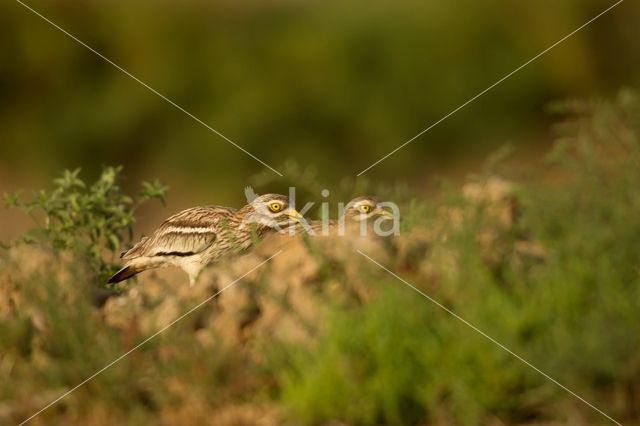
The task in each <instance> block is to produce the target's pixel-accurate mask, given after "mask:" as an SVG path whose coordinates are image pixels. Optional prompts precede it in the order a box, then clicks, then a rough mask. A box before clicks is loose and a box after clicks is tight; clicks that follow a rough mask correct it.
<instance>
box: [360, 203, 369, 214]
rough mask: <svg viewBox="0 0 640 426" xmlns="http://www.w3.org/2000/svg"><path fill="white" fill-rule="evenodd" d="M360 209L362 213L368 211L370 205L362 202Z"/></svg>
mask: <svg viewBox="0 0 640 426" xmlns="http://www.w3.org/2000/svg"><path fill="white" fill-rule="evenodd" d="M360 211H361V212H362V213H369V212H370V211H371V206H370V205H368V204H364V205H362V206H360Z"/></svg>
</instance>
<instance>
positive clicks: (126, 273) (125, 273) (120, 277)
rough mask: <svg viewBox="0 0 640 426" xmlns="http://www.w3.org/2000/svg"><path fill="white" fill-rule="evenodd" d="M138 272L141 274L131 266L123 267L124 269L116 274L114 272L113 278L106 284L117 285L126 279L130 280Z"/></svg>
mask: <svg viewBox="0 0 640 426" xmlns="http://www.w3.org/2000/svg"><path fill="white" fill-rule="evenodd" d="M138 272H141V271H139V270H136V269H133V268H132V267H131V266H125V267H124V268H122V269H120V270H119V271H118V272H116V273H115V275H114V276H112V277H111V278H109V281H107V282H108V283H109V284H113V283H119V282H120V281H124V280H126V279H129V278H131V277H132V276H134V275H135V274H137V273H138Z"/></svg>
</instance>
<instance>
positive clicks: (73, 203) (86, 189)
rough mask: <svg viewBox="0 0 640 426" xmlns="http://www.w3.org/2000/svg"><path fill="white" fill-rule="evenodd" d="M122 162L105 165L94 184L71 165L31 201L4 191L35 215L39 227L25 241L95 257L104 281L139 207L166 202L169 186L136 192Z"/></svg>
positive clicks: (144, 187) (8, 199)
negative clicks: (128, 189)
mask: <svg viewBox="0 0 640 426" xmlns="http://www.w3.org/2000/svg"><path fill="white" fill-rule="evenodd" d="M121 171H122V167H105V168H104V169H103V170H102V173H101V174H100V176H99V178H98V179H97V180H96V182H94V183H93V184H87V183H86V182H84V181H83V180H82V179H80V177H79V174H80V169H76V170H74V171H69V170H65V171H64V173H62V175H61V176H60V177H59V178H56V179H54V181H53V184H54V187H53V190H51V191H46V190H41V191H39V192H37V193H36V194H34V197H33V198H32V199H31V200H29V201H22V200H21V199H20V197H19V196H18V195H17V194H4V200H5V203H6V205H7V206H9V207H17V208H19V209H21V210H23V211H24V212H25V213H27V214H29V215H30V216H31V217H32V218H33V220H34V222H35V224H36V226H35V228H34V229H32V230H31V231H29V232H28V233H26V234H25V235H24V236H23V237H22V238H21V240H22V241H23V242H29V243H37V244H40V245H44V246H47V247H50V248H51V249H53V250H55V251H60V250H72V251H74V252H75V253H76V254H79V255H80V256H81V258H82V259H85V260H86V261H87V262H89V264H90V266H91V268H92V270H93V271H94V272H95V274H96V278H97V280H98V281H99V282H100V283H103V282H105V281H106V278H108V276H109V275H110V274H112V273H113V272H114V270H115V268H116V267H115V266H114V264H113V262H114V260H115V258H116V255H117V254H118V252H119V251H120V250H121V249H122V247H123V242H124V241H125V240H126V239H131V236H132V228H131V227H132V225H133V223H134V221H135V212H136V210H137V209H138V208H139V207H140V205H142V204H143V203H145V202H146V201H149V200H152V199H157V200H160V201H164V195H165V194H166V191H167V187H166V186H164V185H162V184H161V183H159V182H157V181H156V182H154V183H148V182H143V183H142V190H141V191H140V193H138V194H137V195H136V196H133V197H132V196H129V195H127V194H125V193H124V191H123V190H122V188H121V187H120V185H119V181H120V179H121Z"/></svg>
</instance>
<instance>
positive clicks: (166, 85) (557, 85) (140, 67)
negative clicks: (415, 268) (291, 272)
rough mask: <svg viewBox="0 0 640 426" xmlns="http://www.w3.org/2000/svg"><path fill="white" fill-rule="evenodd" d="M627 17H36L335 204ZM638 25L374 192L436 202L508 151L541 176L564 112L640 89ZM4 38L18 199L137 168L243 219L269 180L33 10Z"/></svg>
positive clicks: (609, 34)
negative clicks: (317, 187)
mask: <svg viewBox="0 0 640 426" xmlns="http://www.w3.org/2000/svg"><path fill="white" fill-rule="evenodd" d="M612 3H613V2H612V1H599V0H566V1H563V2H556V1H550V0H542V1H538V2H513V1H508V0H487V1H483V2H477V1H471V0H464V1H458V2H447V1H430V2H422V1H407V0H404V1H390V0H385V1H379V2H375V3H373V4H372V3H371V2H364V1H352V2H348V3H345V2H339V1H322V2H320V1H273V2H258V1H241V2H231V1H216V2H211V1H195V0H189V1H183V2H172V1H157V0H154V1H148V0H143V1H137V2H127V1H110V2H98V1H82V2H80V1H57V2H44V1H41V0H38V1H36V0H33V1H29V2H28V4H29V5H31V6H32V7H34V8H35V9H36V10H38V11H40V12H41V13H42V14H43V15H44V16H46V17H48V18H50V19H51V20H52V21H54V22H55V23H57V24H58V25H60V26H61V27H62V28H64V29H66V30H68V31H69V32H70V33H72V34H74V35H75V36H77V37H78V38H79V39H81V40H83V41H84V42H86V43H87V44H89V45H90V46H92V47H93V48H95V49H96V50H98V51H99V52H101V53H102V54H104V55H105V56H106V57H108V58H110V59H111V60H113V61H114V62H115V63H117V64H119V65H120V66H122V67H124V68H125V69H127V70H128V71H130V72H131V73H133V74H134V75H135V76H137V77H139V78H140V79H141V80H143V81H144V82H146V83H148V84H149V85H150V86H152V87H153V88H155V89H157V90H158V91H159V92H161V93H162V94H164V95H166V96H167V97H169V98H170V99H172V100H174V101H175V102H176V103H177V104H179V105H180V106H182V107H184V108H185V109H186V110H188V111H190V112H191V113H193V114H194V115H196V116H197V117H199V118H201V119H202V120H203V121H205V122H206V123H208V124H210V125H211V126H212V127H214V128H215V129H217V130H219V131H220V132H221V133H223V134H224V135H226V136H228V137H229V138H231V139H232V140H234V141H235V142H237V143H238V144H239V145H241V146H242V147H244V148H245V149H247V150H248V151H250V152H251V153H254V154H255V155H257V156H258V157H259V158H261V159H263V160H264V161H266V162H267V163H268V164H270V165H272V166H274V167H275V168H277V169H279V170H283V165H284V163H285V161H286V160H295V161H296V162H297V164H298V165H299V166H300V167H301V168H303V169H304V168H307V167H312V168H315V169H316V170H317V173H318V176H319V177H321V179H322V180H323V181H322V185H324V186H327V187H331V185H332V184H334V183H335V182H336V181H338V180H339V179H341V178H343V177H344V176H352V177H353V176H354V175H355V174H356V173H357V172H359V171H361V170H362V169H364V168H365V167H367V166H369V165H370V164H371V163H373V162H374V161H376V160H378V159H379V158H380V157H382V156H383V155H385V154H386V153H388V152H389V151H390V150H392V149H393V148H395V147H396V146H398V145H400V144H401V143H403V142H404V141H406V140H408V139H409V138H411V137H413V136H414V135H416V134H417V133H418V132H420V131H421V130H423V129H424V128H426V127H427V126H429V125H430V124H431V123H433V122H435V121H436V120H438V119H439V118H441V117H442V116H443V115H445V114H446V113H448V112H449V111H451V110H452V109H454V108H455V107H457V106H459V105H460V104H462V103H463V102H465V101H466V100H468V99H469V98H470V97H472V96H473V95H475V94H477V93H478V92H479V91H481V90H483V89H485V88H486V87H488V86H489V85H490V84H492V83H494V82H495V81H496V80H498V79H499V78H500V77H502V76H504V75H505V74H507V73H508V72H510V71H512V70H513V69H515V68H516V67H518V66H520V65H521V64H522V63H524V62H525V61H527V60H529V59H530V58H531V57H533V56H534V55H536V54H538V53H539V52H540V51H542V50H543V49H545V48H547V47H548V46H550V45H551V44H553V43H554V42H556V41H557V40H559V39H560V38H561V37H563V36H565V35H566V34H568V33H569V32H571V31H573V30H574V29H575V28H577V27H578V26H580V25H582V24H583V23H584V22H586V21H587V20H589V19H591V18H592V17H593V16H595V15H596V14H597V13H599V12H600V11H602V10H604V9H605V8H606V7H608V6H609V5H611V4H612ZM639 16H640V4H638V3H637V2H631V1H629V2H624V3H622V4H621V5H619V6H618V7H616V8H615V9H613V10H612V11H611V12H610V13H608V14H607V15H605V16H603V17H602V18H601V19H599V20H598V21H596V22H594V23H593V24H592V25H590V26H589V27H587V28H586V29H585V30H583V31H581V32H579V33H578V34H576V35H575V36H574V37H572V38H570V39H569V40H567V41H566V42H564V43H563V44H561V45H560V46H558V47H557V48H556V49H554V50H553V51H551V52H549V53H548V54H547V55H545V56H543V57H542V58H540V60H538V61H536V62H534V63H532V64H531V65H529V66H528V67H526V68H525V69H524V70H522V71H521V72H519V73H518V74H516V75H515V76H513V77H512V78H510V79H508V80H507V81H505V82H504V83H503V84H501V85H500V86H498V87H496V88H495V89H494V90H492V91H491V92H489V93H488V94H487V95H485V96H483V97H482V98H480V99H479V100H477V101H476V102H474V103H472V104H471V105H469V106H468V107H466V108H465V109H463V110H462V111H460V112H459V113H457V114H455V115H454V116H452V117H451V118H449V119H448V120H446V121H445V122H443V123H442V124H440V125H438V126H437V127H436V128H434V129H433V130H431V131H429V132H428V133H427V134H425V135H423V136H422V137H421V138H420V139H418V140H416V141H415V142H413V143H412V144H411V145H410V146H408V147H407V148H405V149H403V150H401V151H399V152H398V153H397V154H394V155H393V156H392V157H390V158H389V159H387V160H385V161H384V162H383V163H381V164H380V165H379V166H377V167H375V168H374V169H372V170H371V171H369V172H368V173H367V175H368V176H369V177H371V178H374V179H377V180H381V181H385V180H397V179H406V180H407V181H408V182H410V183H411V184H413V185H415V186H416V187H417V188H420V187H422V185H423V184H424V182H425V181H426V180H427V179H428V178H429V176H431V174H432V173H434V172H444V173H454V172H455V170H464V171H468V170H470V169H472V165H473V164H474V163H477V162H480V161H483V160H484V159H485V158H486V156H487V153H489V152H491V151H493V150H494V149H495V148H496V147H497V146H500V145H502V144H504V143H511V144H513V145H515V146H516V147H518V150H519V152H521V153H523V155H526V156H527V157H526V158H529V157H531V158H536V156H537V155H538V154H539V153H541V152H544V151H546V150H547V148H548V145H547V144H548V142H542V141H543V140H546V141H548V140H549V138H548V137H546V136H547V133H548V131H549V130H548V126H549V122H550V121H551V120H550V119H549V116H548V114H547V113H546V112H545V107H546V106H547V105H548V103H549V102H550V101H551V100H555V99H561V98H566V97H590V96H594V95H596V96H597V95H603V96H608V95H610V94H612V93H615V92H617V90H618V89H619V88H620V87H621V86H630V87H637V86H638V82H639V80H640V72H639V71H640V33H639V31H638V25H637V22H638V17H639ZM0 26H1V27H2V28H3V36H2V37H1V38H0V96H1V101H0V191H4V190H13V189H17V188H24V189H26V190H30V189H32V188H39V187H43V186H46V184H47V182H49V181H50V179H51V177H52V175H54V174H57V173H58V172H59V171H60V170H62V169H64V168H75V167H78V166H80V167H82V168H83V173H84V176H85V178H87V179H91V178H93V177H94V176H96V175H97V173H98V172H99V170H100V168H101V166H102V165H105V164H106V165H118V164H123V165H124V166H125V173H126V175H127V176H128V178H129V179H128V182H129V185H131V187H132V188H134V184H135V183H137V182H139V180H141V179H148V180H151V179H154V178H159V179H160V180H161V181H163V182H165V183H167V184H168V185H169V186H170V187H171V191H170V193H169V208H171V209H172V210H175V209H177V208H182V207H186V206H191V205H194V204H206V203H219V204H233V205H237V204H240V203H242V202H243V201H244V199H243V194H242V188H243V187H244V186H245V185H246V184H247V183H248V176H250V175H253V174H256V173H259V172H262V171H263V170H264V168H263V166H262V165H261V164H259V163H258V162H256V161H255V160H253V159H252V158H250V157H248V156H247V155H245V154H244V153H242V152H241V151H239V150H238V149H236V148H235V147H233V146H232V145H230V144H229V143H227V142H225V141H224V140H222V139H221V138H220V137H218V136H216V135H215V134H213V133H211V132H210V131H209V130H207V129H206V128H204V127H203V126H201V125H199V124H198V123H196V122H195V121H194V120H192V119H191V118H189V117H188V116H186V115H185V114H183V113H182V112H180V111H178V110H176V109H175V108H174V107H172V106H171V105H169V104H168V103H167V102H165V101H164V100H162V99H160V98H159V97H157V96H156V95H154V94H152V93H151V92H149V91H148V90H147V89H145V88H144V87H142V86H141V85H140V84H138V83H137V82H135V81H133V80H132V79H131V78H129V77H127V76H126V75H124V74H123V73H122V72H120V71H118V70H117V69H115V68H114V67H113V66H111V65H109V64H108V63H106V62H105V61H104V60H102V59H101V58H99V57H98V56H96V55H95V54H93V53H91V52H90V51H88V50H87V49H86V48H84V47H82V46H80V45H79V44H78V43H76V42H75V41H73V40H71V39H70V38H69V37H67V36H65V35H64V34H62V33H61V32H60V31H58V30H56V29H55V28H53V27H52V26H51V25H49V24H48V23H46V22H44V21H43V20H42V19H41V18H39V17H37V16H35V15H34V14H33V13H31V12H30V11H28V10H27V9H25V8H24V7H23V6H21V5H20V4H19V3H17V2H11V1H7V2H2V4H0ZM470 164H471V168H470ZM259 189H261V190H270V191H284V190H285V186H284V184H283V185H282V187H277V186H274V187H272V188H259ZM318 195H319V194H318ZM318 198H320V197H319V196H318ZM1 214H2V215H6V214H8V213H6V212H2V213H1ZM2 217H4V216H2ZM7 228H8V227H6V226H2V227H0V229H1V231H2V235H0V238H2V237H7V236H10V235H14V233H15V232H17V231H18V230H17V229H13V228H12V229H11V230H9V229H7ZM14 231H15V232H14Z"/></svg>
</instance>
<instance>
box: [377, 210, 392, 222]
mask: <svg viewBox="0 0 640 426" xmlns="http://www.w3.org/2000/svg"><path fill="white" fill-rule="evenodd" d="M375 213H376V214H377V215H378V216H380V217H381V218H383V219H384V220H393V219H395V217H394V216H393V213H391V212H390V211H388V210H385V209H383V208H382V207H376V211H375Z"/></svg>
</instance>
